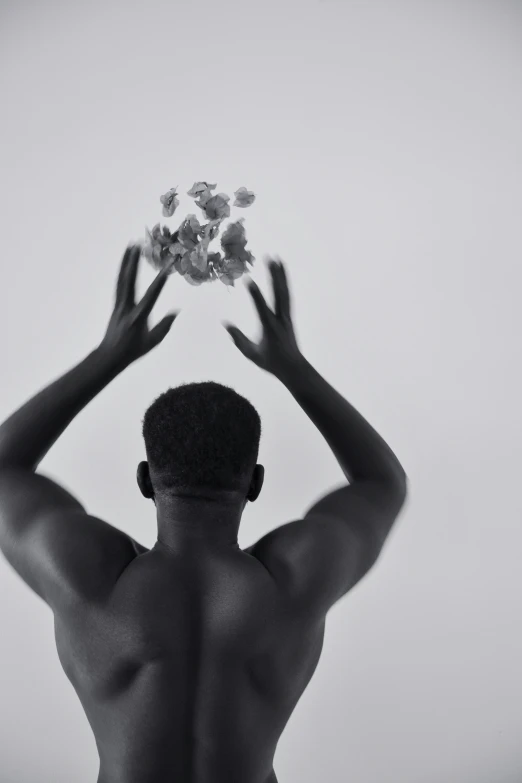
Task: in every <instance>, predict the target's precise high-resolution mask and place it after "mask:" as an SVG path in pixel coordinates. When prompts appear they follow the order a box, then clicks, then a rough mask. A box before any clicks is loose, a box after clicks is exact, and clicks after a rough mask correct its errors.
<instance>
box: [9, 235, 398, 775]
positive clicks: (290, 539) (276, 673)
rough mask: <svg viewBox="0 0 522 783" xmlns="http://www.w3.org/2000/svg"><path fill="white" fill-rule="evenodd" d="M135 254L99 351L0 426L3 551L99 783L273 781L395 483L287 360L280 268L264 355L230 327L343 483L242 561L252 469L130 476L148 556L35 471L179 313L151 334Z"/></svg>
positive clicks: (332, 399) (358, 426)
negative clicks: (67, 691)
mask: <svg viewBox="0 0 522 783" xmlns="http://www.w3.org/2000/svg"><path fill="white" fill-rule="evenodd" d="M139 256H140V252H139V249H137V250H136V249H133V248H131V247H129V248H128V249H127V251H126V253H125V255H124V258H123V263H122V266H121V270H120V275H119V279H118V285H117V292H116V304H115V307H114V312H113V314H112V317H111V320H110V322H109V326H108V328H107V332H106V334H105V336H104V338H103V340H102V341H101V343H100V345H99V346H98V347H97V348H96V349H95V351H93V352H92V353H91V354H89V355H88V356H87V358H85V359H84V360H83V361H82V362H80V364H79V365H77V366H76V367H74V368H73V369H72V370H70V371H69V372H68V373H66V374H65V375H64V376H63V377H62V378H60V379H58V380H57V381H55V382H54V383H53V384H51V385H50V386H49V387H47V388H46V389H44V390H43V391H41V392H40V393H39V394H37V395H36V396H35V397H34V398H33V399H32V400H30V401H29V402H28V403H26V405H24V406H23V407H22V408H21V409H20V410H18V411H17V412H15V413H14V414H13V415H12V416H11V417H10V418H8V419H7V421H6V422H5V423H4V424H3V425H2V426H1V427H0V548H1V549H2V552H3V554H4V556H5V558H6V560H7V561H8V562H9V563H10V564H11V566H12V567H13V568H14V569H15V571H16V572H17V573H18V574H19V575H20V576H21V577H22V579H24V580H25V581H26V583H27V584H28V585H29V587H30V588H31V589H32V590H33V591H34V592H35V593H36V594H37V595H38V596H40V598H42V599H43V600H44V601H45V602H46V603H47V604H48V605H49V606H50V608H51V609H52V612H53V616H54V630H55V638H56V644H57V650H58V655H59V658H60V661H61V663H62V666H63V669H64V671H65V673H66V675H67V677H68V678H69V680H70V682H71V683H72V685H73V687H74V688H75V690H76V693H77V695H78V697H79V699H80V701H81V703H82V706H83V708H84V710H85V714H86V716H87V719H88V721H89V724H90V726H91V728H92V731H93V733H94V737H95V740H96V744H97V748H98V752H99V757H100V768H99V777H98V783H167V781H169V783H174V781H175V782H176V783H277V778H276V774H275V771H274V767H273V759H274V755H275V751H276V748H277V744H278V741H279V738H280V736H281V734H282V732H283V730H284V728H285V725H286V723H287V722H288V720H289V718H290V716H291V714H292V712H293V710H294V709H295V707H296V704H297V702H298V701H299V699H300V697H301V695H302V693H303V691H304V689H305V688H306V686H307V684H308V683H309V681H310V679H311V677H312V675H313V673H314V671H315V668H316V666H317V663H318V660H319V657H320V654H321V649H322V644H323V637H324V630H325V618H326V615H327V613H328V611H329V610H330V609H331V607H332V606H333V605H334V604H335V603H336V602H337V601H339V600H340V599H341V598H342V597H343V596H344V595H345V594H346V593H347V592H348V591H349V590H350V589H351V588H352V587H353V586H354V585H355V584H356V583H357V582H358V581H359V580H360V579H361V578H362V577H363V576H364V575H365V574H366V573H367V572H368V570H369V569H370V568H371V567H372V565H373V564H374V563H375V562H376V560H377V558H378V556H379V553H380V552H381V549H382V547H383V544H384V542H385V540H386V537H387V536H388V534H389V532H390V529H391V527H392V525H393V523H394V521H395V520H396V518H397V516H398V515H399V512H400V511H401V509H402V507H403V505H404V502H405V499H406V494H407V478H406V474H405V472H404V470H403V468H402V467H401V465H400V463H399V461H398V459H397V458H396V456H395V455H394V454H393V452H392V451H391V449H390V448H389V447H388V446H387V445H386V443H385V442H384V441H383V440H382V438H381V437H380V436H379V435H378V434H377V433H376V432H375V430H374V429H373V428H372V427H371V426H370V425H369V424H368V422H366V421H365V419H364V418H363V417H362V416H361V415H360V414H359V413H357V411H356V410H354V408H353V407H352V406H351V405H350V404H349V403H348V402H347V401H346V400H345V399H344V398H343V397H342V396H341V395H340V394H338V392H336V391H335V390H334V389H333V388H332V387H331V386H330V385H329V384H328V383H327V382H326V381H325V380H324V379H323V378H322V377H321V376H320V375H319V373H318V372H317V371H316V370H315V369H314V368H313V367H312V366H311V365H310V363H309V362H308V361H307V360H306V359H305V358H304V356H303V354H302V353H301V351H300V350H299V348H298V346H297V343H296V339H295V335H294V330H293V326H292V319H291V312H290V295H289V289H288V281H287V276H286V272H285V269H284V266H283V265H282V264H281V263H280V262H271V263H270V271H271V275H272V281H273V288H274V297H275V309H274V310H271V309H270V308H269V307H268V305H267V303H266V301H265V299H264V298H263V295H262V294H261V292H260V290H259V288H258V287H257V285H256V284H255V283H254V282H253V281H250V283H249V290H250V293H251V295H252V298H253V302H254V304H255V306H256V308H257V311H258V313H259V316H260V319H261V323H262V325H263V338H262V341H261V343H260V344H259V345H258V346H256V345H254V344H253V343H251V342H250V341H249V340H247V338H246V337H245V336H244V335H243V334H242V333H241V332H240V331H239V330H238V329H236V328H235V327H233V326H230V325H226V329H227V330H228V332H229V334H230V336H231V337H232V339H233V341H234V343H235V345H236V346H237V348H238V349H239V350H240V351H241V352H242V353H243V354H244V355H245V356H246V357H247V358H249V359H250V360H252V361H253V362H255V364H257V365H258V366H259V367H260V368H261V369H263V370H265V371H267V372H269V373H272V374H273V375H274V376H275V377H276V378H277V379H278V380H279V381H281V382H282V383H283V384H284V385H285V386H286V388H287V389H288V391H289V392H290V394H291V395H292V396H293V397H294V398H295V400H296V401H297V403H298V404H299V405H300V406H301V408H302V409H303V410H304V411H305V413H306V414H307V415H308V416H309V417H310V419H311V420H312V421H313V423H314V424H315V425H316V426H317V428H318V429H319V431H320V432H321V434H322V435H323V436H324V438H325V439H326V441H327V443H328V444H329V446H330V448H331V449H332V451H333V453H334V454H335V456H336V458H337V460H338V461H339V464H340V466H341V468H342V470H343V472H344V475H345V476H346V479H347V483H346V484H344V486H342V487H341V488H339V489H337V490H335V491H333V492H330V493H329V494H327V495H326V496H325V497H323V498H322V499H320V500H319V501H318V502H317V503H315V504H314V505H313V506H312V507H311V508H310V509H309V510H308V511H307V512H306V514H304V516H303V518H302V519H299V520H295V521H292V522H289V523H287V524H285V525H282V526H281V527H277V528H275V529H274V530H272V531H271V532H269V533H268V534H266V535H265V536H263V537H262V538H261V539H260V540H259V541H258V542H257V543H255V544H253V545H252V546H250V547H249V548H248V549H245V550H243V551H242V550H241V549H239V547H238V544H237V531H238V527H239V523H240V520H241V515H242V513H243V510H244V508H245V506H246V503H247V501H254V500H255V499H256V498H257V496H258V495H259V492H260V490H261V486H262V483H263V472H264V471H263V467H262V465H258V464H256V465H255V467H254V468H253V469H252V466H251V465H250V466H248V470H247V466H245V467H244V476H243V479H244V482H243V483H242V485H241V487H242V488H241V491H238V490H237V487H236V488H235V489H234V490H229V491H227V490H221V491H216V490H215V488H212V487H211V488H208V489H205V487H204V486H202V485H201V483H200V485H199V486H197V487H193V488H190V487H189V488H188V489H187V488H184V489H183V490H179V491H177V490H176V488H174V489H172V488H171V489H170V491H165V490H164V489H161V486H163V485H161V486H160V482H159V479H158V478H157V477H156V478H155V474H154V470H153V468H152V465H151V464H150V463H148V462H142V463H140V465H139V467H138V484H139V487H140V489H141V491H142V493H143V494H144V495H145V497H147V498H151V499H153V500H154V503H155V505H156V513H157V522H158V540H157V542H156V544H155V546H154V547H153V548H152V549H151V550H148V549H147V548H146V547H144V546H141V545H140V544H138V543H137V542H136V541H134V540H133V539H132V538H131V537H130V536H128V535H127V534H125V533H124V532H122V531H121V530H119V529H118V528H116V527H113V526H111V525H109V524H108V523H107V522H104V521H103V520H101V519H99V518H97V517H94V516H92V515H90V514H88V513H87V511H86V510H85V508H84V506H83V505H82V504H81V503H80V502H79V501H78V500H76V499H75V498H74V497H73V496H72V495H71V494H69V492H67V491H66V490H65V489H63V488H62V487H61V486H59V485H58V484H56V483H55V482H54V481H51V480H50V479H49V478H47V477H44V476H43V475H42V474H40V473H37V472H36V471H37V467H38V464H39V463H40V461H41V460H42V458H43V457H44V455H45V454H46V452H47V451H48V450H49V449H50V448H51V446H52V445H53V443H54V442H55V441H56V439H57V438H58V437H59V436H60V434H61V433H62V432H63V431H64V430H65V428H66V427H67V426H68V425H69V423H70V422H71V421H72V419H73V418H74V417H75V416H76V415H77V414H78V413H79V412H80V410H81V409H82V408H83V407H84V406H85V405H87V404H88V403H89V401H90V400H92V399H93V398H94V396H95V395H96V394H98V393H99V392H100V391H101V390H102V389H103V388H104V387H105V386H106V385H107V384H108V383H109V382H110V381H111V380H113V379H114V378H115V377H116V376H117V375H118V374H119V373H120V372H122V371H123V370H124V369H125V368H126V367H128V366H129V365H130V364H131V363H132V362H134V361H136V360H137V359H139V358H140V357H142V356H144V355H145V354H146V353H148V351H150V350H151V349H152V348H154V347H155V346H156V345H158V344H159V343H160V342H161V341H162V339H163V338H164V337H165V336H166V334H167V333H168V331H169V329H170V327H171V326H172V323H173V321H174V319H175V314H173V315H171V316H167V317H166V318H165V319H163V321H161V322H160V323H159V324H158V325H157V326H156V327H155V328H153V329H152V330H150V331H149V330H148V326H147V318H148V316H149V314H150V312H151V310H152V307H153V305H154V303H155V301H156V300H157V297H158V295H159V293H160V291H161V289H162V288H163V286H164V284H165V281H166V277H167V275H166V273H165V272H160V273H159V274H158V276H157V278H156V279H155V280H154V281H153V283H152V284H151V286H150V287H149V289H148V291H147V293H146V294H145V296H144V297H143V299H142V300H141V302H140V303H139V304H138V305H136V304H135V301H134V290H135V281H136V271H137V266H138V261H139ZM220 388H221V389H224V388H227V387H220ZM229 391H230V393H232V394H235V392H234V391H233V390H229ZM238 399H243V398H239V395H238ZM202 415H203V414H202ZM147 453H148V452H147ZM256 456H257V455H256ZM155 482H156V484H155ZM348 482H349V483H348Z"/></svg>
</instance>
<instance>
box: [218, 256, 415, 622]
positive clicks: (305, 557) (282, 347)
mask: <svg viewBox="0 0 522 783" xmlns="http://www.w3.org/2000/svg"><path fill="white" fill-rule="evenodd" d="M270 269H271V272H272V278H273V284H274V295H275V312H272V311H271V310H270V309H269V308H268V305H267V304H266V302H265V300H264V298H263V296H262V294H261V292H260V290H259V288H258V287H257V285H256V284H255V283H251V285H250V292H251V294H252V297H253V299H254V302H255V304H256V307H257V310H258V312H259V315H260V318H261V321H262V323H263V327H264V334H263V339H262V342H261V343H260V345H258V346H256V345H254V344H253V343H251V342H250V341H249V340H247V338H246V337H245V336H244V335H243V334H242V333H241V332H239V330H238V329H236V328H235V327H227V328H228V331H229V333H230V334H231V336H232V337H233V339H234V342H235V343H236V345H237V347H238V348H239V349H240V350H241V351H242V353H244V354H245V355H246V356H247V357H248V358H250V359H251V360H252V361H254V362H255V363H256V364H257V365H258V366H259V367H262V369H265V370H267V371H269V372H271V373H272V374H273V375H275V376H276V377H277V378H278V379H279V380H280V381H281V382H282V383H283V384H284V385H285V386H286V388H287V389H288V390H289V392H290V393H291V394H292V395H293V397H294V399H295V400H296V402H298V403H299V405H300V406H301V408H302V409H303V410H304V412H305V413H306V414H307V416H308V417H309V418H310V419H311V421H312V422H313V423H314V424H315V425H316V427H317V428H318V429H319V431H320V432H321V434H322V435H323V437H324V438H325V440H326V441H327V443H328V445H329V446H330V448H331V449H332V451H333V453H334V455H335V457H336V458H337V460H338V462H339V465H340V466H341V469H342V470H343V473H344V475H345V476H346V478H347V480H348V482H350V483H348V484H346V485H345V486H342V487H341V488H339V489H337V490H335V491H334V492H330V493H328V494H327V495H326V496H325V497H323V498H321V499H320V500H319V501H318V502H317V503H314V505H313V506H311V507H310V508H309V510H308V511H307V512H306V514H305V516H304V518H303V519H300V520H296V521H294V522H289V523H287V524H285V525H282V526H281V527H278V528H276V529H275V530H272V531H270V533H268V534H267V535H266V536H264V537H263V538H262V539H260V540H259V541H258V542H257V543H256V544H254V545H253V546H252V547H250V548H249V549H248V550H247V551H248V552H249V553H250V554H252V555H254V556H255V557H258V558H259V559H260V560H261V561H262V562H263V563H264V564H265V565H266V567H267V568H268V570H269V571H271V573H272V574H273V575H274V577H275V578H276V579H277V580H278V581H279V582H280V584H281V585H282V586H283V587H284V588H285V590H286V592H287V594H288V595H291V596H292V600H293V603H294V606H295V608H296V609H302V610H303V611H307V612H310V611H312V612H314V613H315V611H317V612H318V614H319V616H322V615H324V613H325V612H326V611H328V609H329V608H330V607H331V606H332V605H333V604H334V603H335V602H336V601H337V600H338V599H339V598H341V597H342V596H343V595H344V594H345V593H346V592H347V591H348V590H349V589H350V588H351V587H352V586H353V585H354V584H356V582H357V581H359V579H361V578H362V576H364V574H365V573H366V572H367V571H368V570H369V569H370V568H371V566H372V565H373V564H374V563H375V561H376V560H377V558H378V556H379V554H380V552H381V550H382V547H383V544H384V542H385V540H386V538H387V536H388V534H389V532H390V529H391V527H392V525H393V523H394V521H395V519H396V518H397V516H398V514H399V512H400V510H401V508H402V506H403V505H404V502H405V499H406V494H407V477H406V473H405V471H404V468H403V467H402V465H401V463H400V462H399V460H398V458H397V457H396V455H395V454H394V453H393V451H392V450H391V448H390V447H389V446H388V445H387V443H385V441H384V440H383V439H382V438H381V436H380V435H379V434H378V433H377V432H376V431H375V430H374V429H373V427H372V426H371V425H370V424H369V423H368V422H367V421H366V419H364V418H363V416H362V415H361V414H360V413H358V412H357V411H356V410H355V408H354V407H353V406H352V405H351V404H350V403H349V402H348V401H347V400H346V399H345V398H344V397H343V396H342V395H341V394H339V392H337V391H336V390H335V389H334V388H333V387H332V386H331V385H330V384H329V383H328V382H327V381H326V380H325V379H324V378H323V377H322V376H321V375H320V374H319V373H318V372H317V370H315V369H314V367H312V365H311V364H310V363H309V362H308V361H307V360H306V359H305V358H304V356H303V354H302V353H301V351H300V349H299V348H298V346H297V342H296V339H295V334H294V330H293V325H292V319H291V313H290V295H289V289H288V283H287V278H286V273H285V269H284V266H283V265H282V264H281V263H274V262H272V263H271V266H270Z"/></svg>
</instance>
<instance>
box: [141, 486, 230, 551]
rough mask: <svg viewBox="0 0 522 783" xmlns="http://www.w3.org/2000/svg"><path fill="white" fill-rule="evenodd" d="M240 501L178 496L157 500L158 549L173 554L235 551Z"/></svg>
mask: <svg viewBox="0 0 522 783" xmlns="http://www.w3.org/2000/svg"><path fill="white" fill-rule="evenodd" d="M244 505H245V502H244V499H243V502H241V501H238V499H237V496H235V497H231V498H229V499H228V500H220V501H216V500H209V499H205V498H193V497H190V498H183V497H180V496H179V495H177V496H174V497H172V496H170V497H166V498H165V497H163V498H161V500H157V501H156V508H157V522H158V544H159V548H162V547H163V548H167V549H171V550H173V551H179V550H180V549H184V550H185V549H189V548H193V549H195V550H205V551H212V550H216V551H217V550H223V549H224V548H225V549H226V548H228V549H237V548H238V542H237V534H238V529H239V523H240V521H241V515H242V513H243V510H244Z"/></svg>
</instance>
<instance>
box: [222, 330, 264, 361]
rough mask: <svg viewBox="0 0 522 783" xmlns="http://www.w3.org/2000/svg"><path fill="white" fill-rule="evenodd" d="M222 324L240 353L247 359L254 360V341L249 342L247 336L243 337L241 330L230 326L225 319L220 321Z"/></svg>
mask: <svg viewBox="0 0 522 783" xmlns="http://www.w3.org/2000/svg"><path fill="white" fill-rule="evenodd" d="M222 324H223V326H224V327H225V329H226V330H227V332H228V333H229V335H230V337H231V338H232V341H233V342H234V343H235V345H236V348H239V350H240V351H241V353H242V354H243V355H244V356H246V357H247V359H250V360H251V361H255V354H256V346H255V345H254V343H253V342H251V341H250V340H249V339H248V337H245V335H244V334H243V332H241V331H240V330H239V329H238V328H237V327H236V326H232V324H229V323H227V322H226V321H222Z"/></svg>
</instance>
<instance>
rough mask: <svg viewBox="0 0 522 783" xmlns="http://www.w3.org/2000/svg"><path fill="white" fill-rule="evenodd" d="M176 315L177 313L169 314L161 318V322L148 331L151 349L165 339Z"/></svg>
mask: <svg viewBox="0 0 522 783" xmlns="http://www.w3.org/2000/svg"><path fill="white" fill-rule="evenodd" d="M178 315H179V311H178V312H177V313H170V314H169V315H166V316H165V318H162V319H161V321H160V322H159V323H157V324H156V326H155V327H154V328H153V329H151V330H150V332H149V341H150V343H151V347H152V348H154V347H155V346H156V345H159V344H160V343H161V341H162V340H164V339H165V337H166V336H167V334H168V333H169V332H170V329H171V326H172V324H173V323H174V321H175V320H176V318H177V317H178Z"/></svg>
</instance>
